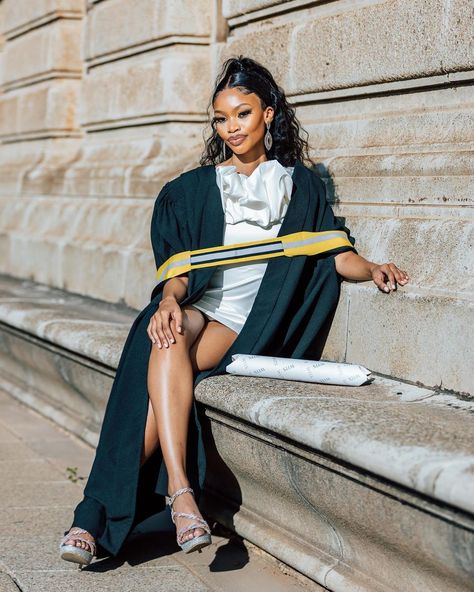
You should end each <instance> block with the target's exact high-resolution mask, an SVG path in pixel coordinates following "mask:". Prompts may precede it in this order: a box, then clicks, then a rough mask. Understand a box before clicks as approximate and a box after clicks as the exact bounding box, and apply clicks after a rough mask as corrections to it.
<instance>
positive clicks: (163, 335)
mask: <svg viewBox="0 0 474 592" xmlns="http://www.w3.org/2000/svg"><path fill="white" fill-rule="evenodd" d="M171 318H173V319H174V320H175V321H176V327H177V330H178V331H179V332H180V333H181V334H182V333H183V311H182V310H181V307H180V305H179V304H178V302H177V300H176V298H174V297H173V296H167V297H166V298H162V299H161V301H160V304H159V306H158V310H157V311H156V312H155V314H154V315H153V316H152V317H151V319H150V322H149V324H148V328H147V333H148V337H149V338H150V339H151V341H152V342H153V343H156V344H158V347H159V348H160V349H161V348H162V347H163V345H164V346H165V347H169V344H170V343H175V341H176V339H175V337H174V335H173V333H172V331H171V326H170V319H171Z"/></svg>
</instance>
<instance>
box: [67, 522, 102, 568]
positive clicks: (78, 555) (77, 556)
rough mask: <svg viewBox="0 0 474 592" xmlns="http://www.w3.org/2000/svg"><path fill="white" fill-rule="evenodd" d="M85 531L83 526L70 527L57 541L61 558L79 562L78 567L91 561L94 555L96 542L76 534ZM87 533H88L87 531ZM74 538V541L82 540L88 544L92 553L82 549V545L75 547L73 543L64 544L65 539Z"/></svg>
mask: <svg viewBox="0 0 474 592" xmlns="http://www.w3.org/2000/svg"><path fill="white" fill-rule="evenodd" d="M84 532H87V530H84V529H83V528H76V527H74V528H71V530H70V532H68V533H67V534H66V535H64V536H63V538H62V539H61V542H60V543H59V550H60V551H61V553H60V557H61V559H65V560H66V561H72V562H73V563H79V569H80V568H81V566H82V565H89V563H90V562H91V561H92V558H93V557H95V555H96V544H95V543H94V542H93V541H89V540H87V539H85V538H83V537H80V536H77V535H78V534H82V533H84ZM87 534H90V533H89V532H87ZM69 539H71V540H74V541H83V542H85V543H87V544H88V545H90V548H91V549H92V553H91V552H90V551H88V550H87V549H83V548H82V547H77V546H76V545H74V544H72V543H71V544H70V545H66V544H65V541H67V540H69Z"/></svg>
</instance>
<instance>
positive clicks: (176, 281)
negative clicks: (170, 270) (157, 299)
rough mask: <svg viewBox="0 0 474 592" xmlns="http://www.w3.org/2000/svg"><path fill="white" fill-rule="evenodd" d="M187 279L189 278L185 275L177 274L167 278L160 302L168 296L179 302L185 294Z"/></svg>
mask: <svg viewBox="0 0 474 592" xmlns="http://www.w3.org/2000/svg"><path fill="white" fill-rule="evenodd" d="M188 281H189V278H188V276H187V275H179V276H176V277H174V278H171V279H169V280H168V281H167V282H166V283H165V285H164V288H163V296H162V298H161V302H163V300H165V299H170V298H171V299H173V300H176V302H181V300H183V299H184V297H185V296H186V292H187V290H188Z"/></svg>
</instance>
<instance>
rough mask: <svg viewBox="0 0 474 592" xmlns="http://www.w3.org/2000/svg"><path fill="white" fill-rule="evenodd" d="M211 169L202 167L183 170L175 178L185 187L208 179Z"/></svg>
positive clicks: (210, 166)
mask: <svg viewBox="0 0 474 592" xmlns="http://www.w3.org/2000/svg"><path fill="white" fill-rule="evenodd" d="M212 168H213V167H212V165H203V166H197V167H194V168H192V169H185V170H183V171H182V172H181V174H180V175H179V177H177V178H178V179H180V180H181V183H182V184H183V185H184V186H186V185H189V184H192V183H196V181H201V180H203V179H205V178H208V175H209V172H210V170H211V169H212Z"/></svg>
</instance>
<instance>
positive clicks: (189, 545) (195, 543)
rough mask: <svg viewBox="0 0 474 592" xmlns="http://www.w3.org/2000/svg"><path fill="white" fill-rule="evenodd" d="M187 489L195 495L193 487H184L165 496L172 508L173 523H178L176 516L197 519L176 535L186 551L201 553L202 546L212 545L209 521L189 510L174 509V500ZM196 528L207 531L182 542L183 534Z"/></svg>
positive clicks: (179, 543) (177, 540)
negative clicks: (190, 512) (178, 510)
mask: <svg viewBox="0 0 474 592" xmlns="http://www.w3.org/2000/svg"><path fill="white" fill-rule="evenodd" d="M187 491H189V492H191V493H192V494H193V495H194V491H193V490H192V489H191V487H183V488H182V489H178V490H177V491H175V492H174V493H173V495H172V496H171V497H170V496H168V495H167V496H165V498H166V504H167V505H168V506H170V508H171V520H172V521H173V524H176V522H175V516H182V517H183V518H191V519H192V520H196V522H194V523H193V524H190V525H189V526H184V527H183V528H181V529H180V530H179V531H178V533H177V536H176V542H177V543H178V545H179V546H180V547H181V549H182V550H183V551H184V552H185V553H191V552H192V551H199V553H202V551H201V549H202V547H207V545H210V544H211V543H212V540H211V529H210V528H209V525H208V523H207V522H206V521H205V520H204V519H203V518H201V517H200V516H196V514H189V513H188V512H175V511H174V510H173V502H174V500H175V499H176V497H177V496H178V495H181V494H182V493H186V492H187ZM194 528H202V529H203V530H205V531H206V532H205V533H204V534H202V535H201V536H196V537H194V538H192V539H190V540H189V541H184V543H182V542H181V540H182V537H183V534H184V533H185V532H188V530H193V529H194Z"/></svg>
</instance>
